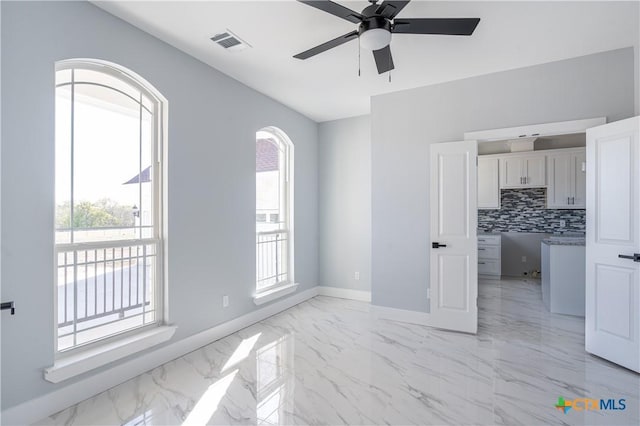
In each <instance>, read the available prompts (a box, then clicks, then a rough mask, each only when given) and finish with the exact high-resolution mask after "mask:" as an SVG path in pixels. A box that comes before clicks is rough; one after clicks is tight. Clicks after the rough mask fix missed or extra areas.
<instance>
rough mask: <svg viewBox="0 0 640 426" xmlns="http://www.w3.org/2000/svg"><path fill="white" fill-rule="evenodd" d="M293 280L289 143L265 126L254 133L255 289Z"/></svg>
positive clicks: (257, 290)
mask: <svg viewBox="0 0 640 426" xmlns="http://www.w3.org/2000/svg"><path fill="white" fill-rule="evenodd" d="M293 282H294V278H293V144H292V143H291V140H290V139H289V138H288V137H287V135H286V134H285V133H284V132H282V131H281V130H279V129H277V128H275V127H267V128H264V129H261V130H260V131H258V132H257V134H256V293H257V294H260V293H264V292H265V291H269V290H272V289H275V288H277V287H280V286H283V285H287V284H290V283H293Z"/></svg>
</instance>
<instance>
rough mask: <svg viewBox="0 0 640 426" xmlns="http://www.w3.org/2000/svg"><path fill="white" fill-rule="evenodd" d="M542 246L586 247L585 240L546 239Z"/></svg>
mask: <svg viewBox="0 0 640 426" xmlns="http://www.w3.org/2000/svg"><path fill="white" fill-rule="evenodd" d="M542 244H547V245H550V246H584V245H585V241H584V238H580V239H579V238H545V239H544V240H542Z"/></svg>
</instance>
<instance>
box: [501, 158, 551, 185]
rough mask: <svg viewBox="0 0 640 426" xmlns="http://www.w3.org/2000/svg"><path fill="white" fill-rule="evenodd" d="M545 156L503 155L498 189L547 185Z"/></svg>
mask: <svg viewBox="0 0 640 426" xmlns="http://www.w3.org/2000/svg"><path fill="white" fill-rule="evenodd" d="M546 167H547V161H546V155H544V154H543V155H540V154H529V155H505V156H503V157H502V158H500V188H536V187H541V186H546V185H547V168H546Z"/></svg>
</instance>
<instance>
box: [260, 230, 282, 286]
mask: <svg viewBox="0 0 640 426" xmlns="http://www.w3.org/2000/svg"><path fill="white" fill-rule="evenodd" d="M288 281H289V231H287V230H275V231H266V232H258V233H257V235H256V287H257V291H258V292H260V291H264V290H266V289H268V288H269V287H273V286H275V285H278V284H281V283H285V282H288Z"/></svg>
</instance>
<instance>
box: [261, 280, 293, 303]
mask: <svg viewBox="0 0 640 426" xmlns="http://www.w3.org/2000/svg"><path fill="white" fill-rule="evenodd" d="M297 288H298V283H291V284H286V285H283V286H280V287H276V288H274V289H271V290H267V291H264V292H262V293H259V294H256V295H255V296H254V297H253V303H255V304H256V305H263V304H265V303H268V302H271V301H272V300H276V299H279V298H281V297H283V296H286V295H287V294H290V293H293V292H294V291H296V289H297Z"/></svg>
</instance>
